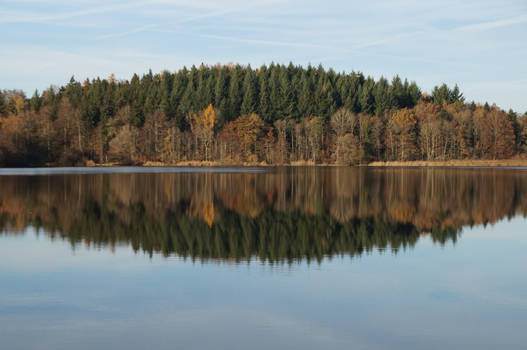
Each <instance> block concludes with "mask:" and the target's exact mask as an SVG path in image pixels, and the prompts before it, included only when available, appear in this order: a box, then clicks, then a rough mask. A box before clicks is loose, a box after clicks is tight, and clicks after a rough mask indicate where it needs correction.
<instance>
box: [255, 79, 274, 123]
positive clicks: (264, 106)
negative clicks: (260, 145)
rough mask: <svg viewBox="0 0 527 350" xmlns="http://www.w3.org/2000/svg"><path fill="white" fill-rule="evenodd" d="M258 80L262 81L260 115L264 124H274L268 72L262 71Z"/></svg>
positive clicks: (259, 104) (259, 103)
mask: <svg viewBox="0 0 527 350" xmlns="http://www.w3.org/2000/svg"><path fill="white" fill-rule="evenodd" d="M258 79H259V81H260V84H259V85H260V89H259V92H260V96H259V97H260V99H259V102H258V114H259V115H260V117H261V118H262V120H263V121H264V122H266V123H268V124H271V123H272V122H273V119H272V117H273V115H272V113H271V110H272V107H271V100H270V96H269V79H268V74H267V70H265V69H261V70H260V74H259V76H258Z"/></svg>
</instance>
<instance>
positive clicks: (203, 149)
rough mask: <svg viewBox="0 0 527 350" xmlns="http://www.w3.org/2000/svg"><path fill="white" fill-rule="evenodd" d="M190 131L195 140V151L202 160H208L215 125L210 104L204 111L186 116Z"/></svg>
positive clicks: (214, 117)
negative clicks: (201, 156)
mask: <svg viewBox="0 0 527 350" xmlns="http://www.w3.org/2000/svg"><path fill="white" fill-rule="evenodd" d="M187 122H188V123H189V125H190V130H191V131H192V134H193V135H194V136H195V139H196V151H197V153H198V155H199V154H203V159H204V160H209V159H210V153H211V152H210V151H211V148H212V142H213V140H214V126H215V125H216V123H217V118H216V111H215V110H214V107H212V104H210V105H209V106H208V107H207V108H206V109H204V110H202V111H200V112H198V113H192V114H189V115H187Z"/></svg>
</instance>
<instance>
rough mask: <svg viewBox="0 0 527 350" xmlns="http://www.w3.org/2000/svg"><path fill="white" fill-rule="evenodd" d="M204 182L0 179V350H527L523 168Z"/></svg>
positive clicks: (191, 178)
mask: <svg viewBox="0 0 527 350" xmlns="http://www.w3.org/2000/svg"><path fill="white" fill-rule="evenodd" d="M203 170H204V169H194V168H186V169H185V168H183V169H181V168H178V169H166V168H154V169H144V168H140V169H139V168H125V169H122V168H119V169H117V170H112V169H100V170H99V169H95V170H93V169H73V170H71V169H54V170H51V171H46V170H44V169H40V170H29V171H19V170H7V171H5V170H4V171H3V175H2V176H0V194H1V197H0V339H2V344H3V346H2V348H6V349H72V348H75V349H93V348H99V349H115V348H125V349H144V348H153V347H171V348H195V349H218V348H219V349H223V348H229V349H268V348H288V349H320V348H324V349H349V348H353V349H409V348H410V349H412V348H427V349H445V348H449V349H470V348H478V349H495V348H507V349H523V348H525V344H526V342H527V335H526V333H525V331H524V326H525V324H527V280H526V278H525V277H526V274H525V266H527V257H526V254H525V252H526V248H527V234H526V232H525V231H526V230H525V227H527V226H526V223H527V222H526V220H525V214H526V213H527V171H526V170H525V169H356V168H335V167H332V168H284V169H281V168H278V169H271V168H269V169H267V168H266V169H250V170H249V171H245V170H244V169H240V168H234V169H229V168H223V169H205V171H203Z"/></svg>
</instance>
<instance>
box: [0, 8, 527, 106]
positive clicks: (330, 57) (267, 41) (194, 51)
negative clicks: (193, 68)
mask: <svg viewBox="0 0 527 350" xmlns="http://www.w3.org/2000/svg"><path fill="white" fill-rule="evenodd" d="M0 33H2V35H0V45H1V47H2V53H1V54H0V89H8V88H17V89H23V90H25V91H26V92H27V93H32V92H33V90H34V89H35V88H38V89H39V90H42V89H43V88H46V87H48V86H49V85H50V84H54V85H62V84H65V83H66V82H67V81H68V80H69V78H70V77H71V75H75V77H76V78H77V80H83V79H84V78H86V77H96V76H101V77H107V76H109V75H110V74H111V73H115V75H116V77H117V78H122V79H129V78H130V77H131V75H132V74H133V73H134V72H137V73H145V72H147V71H148V69H149V68H151V69H152V70H153V71H154V72H159V71H161V70H164V69H167V70H169V71H175V70H178V69H179V68H182V67H183V66H184V65H187V66H189V65H192V64H196V65H199V64H200V63H201V62H203V63H206V64H215V63H218V62H220V63H228V62H235V63H241V64H249V63H250V64H251V65H252V66H253V67H254V66H259V65H261V64H263V63H270V62H272V61H274V62H279V63H288V62H289V61H292V62H293V63H295V64H302V65H307V64H308V63H311V64H314V65H318V64H319V63H322V64H323V65H324V66H325V67H327V68H330V67H331V68H334V69H335V70H337V71H346V72H349V71H351V70H355V71H362V72H363V73H365V74H366V75H373V76H375V77H379V76H381V75H384V76H386V77H388V78H391V77H392V76H393V75H395V74H399V75H400V76H401V77H407V78H409V79H410V80H415V81H416V82H417V83H418V84H419V86H421V87H422V88H423V89H425V90H428V91H429V90H430V89H431V88H432V87H433V86H434V85H438V84H440V83H442V82H446V83H448V84H451V85H453V84H455V83H457V84H458V85H459V86H460V88H461V90H462V91H463V92H464V93H465V96H466V97H467V99H469V100H472V99H474V100H476V101H489V102H491V103H492V102H495V103H496V104H498V105H499V106H500V107H502V108H504V109H508V108H513V109H515V110H517V111H519V112H522V113H523V112H525V111H527V65H526V64H525V61H526V57H527V1H526V0H517V1H506V0H505V1H486V0H477V1H463V2H461V1H459V0H456V1H452V0H441V1H422V0H405V1H378V0H369V1H344V0H343V1H331V0H329V1H311V0H283V1H281V0H257V1H242V0H222V1H212V0H150V1H149V0H136V1H119V0H104V1H102V0H78V1H75V0H68V1H66V0H16V1H15V0H0Z"/></svg>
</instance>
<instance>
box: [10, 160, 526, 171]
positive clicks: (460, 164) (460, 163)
mask: <svg viewBox="0 0 527 350" xmlns="http://www.w3.org/2000/svg"><path fill="white" fill-rule="evenodd" d="M83 167H86V168H118V167H139V168H153V167H160V168H162V167H166V168H169V167H181V168H183V167H194V168H228V167H231V168H255V167H261V168H272V167H365V168H368V167H373V168H383V167H384V168H440V167H443V168H470V167H473V168H501V167H503V168H507V167H527V159H496V160H481V159H478V160H474V159H473V160H470V159H464V160H448V161H422V160H416V161H387V162H382V161H375V162H371V163H364V164H357V165H342V164H334V163H316V164H315V163H314V162H313V161H296V162H293V163H288V164H268V163H265V162H254V163H249V162H246V163H229V162H225V163H224V162H214V161H183V162H177V163H164V162H154V161H146V162H144V163H139V164H119V163H94V162H91V161H88V162H86V163H85V164H84V165H73V166H68V165H56V164H47V165H44V166H37V167H35V166H22V167H0V169H14V168H18V169H31V168H83Z"/></svg>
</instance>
